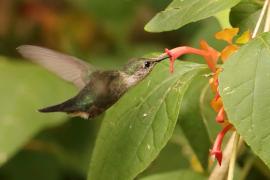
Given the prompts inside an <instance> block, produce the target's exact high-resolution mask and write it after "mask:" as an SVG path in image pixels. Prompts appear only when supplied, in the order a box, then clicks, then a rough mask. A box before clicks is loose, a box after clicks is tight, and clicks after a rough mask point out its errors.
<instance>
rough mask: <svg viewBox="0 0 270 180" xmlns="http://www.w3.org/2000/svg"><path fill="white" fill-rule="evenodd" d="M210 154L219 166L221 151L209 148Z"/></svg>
mask: <svg viewBox="0 0 270 180" xmlns="http://www.w3.org/2000/svg"><path fill="white" fill-rule="evenodd" d="M210 154H211V155H212V156H214V157H215V158H216V160H217V161H218V164H219V165H220V166H221V163H222V151H221V150H213V149H211V150H210Z"/></svg>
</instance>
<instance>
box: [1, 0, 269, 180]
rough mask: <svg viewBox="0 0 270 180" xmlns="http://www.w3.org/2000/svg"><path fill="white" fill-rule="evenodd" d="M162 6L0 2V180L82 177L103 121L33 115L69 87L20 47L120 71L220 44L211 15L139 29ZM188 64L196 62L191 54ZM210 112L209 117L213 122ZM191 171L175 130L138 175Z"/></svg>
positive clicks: (64, 0) (152, 0) (71, 0)
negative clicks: (142, 60) (177, 51)
mask: <svg viewBox="0 0 270 180" xmlns="http://www.w3.org/2000/svg"><path fill="white" fill-rule="evenodd" d="M169 3H170V2H169V1H164V0H136V1H133V0H114V1H108V0H57V1H55V0H0V81H1V85H0V94H1V95H0V99H1V102H0V107H1V108H0V165H1V168H0V180H32V179H39V180H43V179H44V180H84V179H86V175H87V170H88V164H89V161H90V157H91V151H92V149H93V146H94V142H95V138H96V135H97V132H98V129H99V126H100V123H101V121H102V116H101V117H98V118H97V119H95V120H91V121H87V120H82V119H80V118H68V117H67V116H66V115H63V114H61V115H43V114H40V113H37V112H36V110H37V109H38V108H40V107H43V106H47V105H50V104H54V103H56V102H60V101H62V100H65V99H67V98H68V97H71V96H72V95H74V94H75V93H76V90H75V88H74V87H72V86H71V85H69V84H67V83H65V82H63V81H62V80H60V79H59V78H57V77H56V76H54V75H52V74H51V73H49V72H47V71H46V70H44V69H42V68H40V67H38V66H36V65H33V64H31V63H29V62H28V61H26V60H23V59H22V58H21V57H20V56H19V54H18V53H17V52H16V47H18V46H19V45H22V44H32V45H40V46H44V47H48V48H51V49H54V50H58V51H61V52H65V53H67V54H71V55H74V56H76V57H79V58H81V59H84V60H86V61H87V62H89V63H91V64H93V65H95V66H97V67H99V68H103V69H114V68H120V67H121V65H123V64H124V63H125V62H126V61H127V60H128V59H129V58H132V57H141V56H144V55H146V54H149V53H153V52H162V51H163V50H164V48H173V47H176V46H180V45H189V46H194V47H198V42H199V40H200V39H205V40H207V41H208V42H209V44H211V46H214V47H215V48H217V49H219V47H221V45H222V43H220V42H218V41H215V40H214V36H213V35H214V33H215V32H217V31H219V30H220V29H221V27H220V25H219V23H218V21H217V20H216V19H215V18H208V19H206V20H203V21H199V22H197V23H192V24H189V25H187V26H185V27H183V28H181V29H180V30H177V31H173V32H165V33H148V32H145V31H144V26H145V24H146V23H147V22H148V21H149V20H150V19H151V18H152V17H153V16H154V15H155V14H156V13H157V12H159V11H161V10H163V9H164V8H165V7H166V6H167V5H168V4H169ZM189 59H191V60H193V59H194V61H200V60H198V58H197V57H196V59H197V60H195V57H193V56H190V57H189ZM211 113H212V112H208V115H209V116H212V117H214V114H211ZM209 126H210V127H211V128H210V129H211V132H210V135H211V137H212V138H214V136H215V134H216V132H217V131H218V128H217V127H216V125H215V123H214V121H213V123H212V124H211V122H210V125H209ZM172 154H174V156H172ZM167 155H168V156H167ZM261 166H263V165H261ZM190 167H192V169H194V170H196V171H198V172H200V171H201V167H200V165H199V164H198V163H196V160H195V159H194V156H193V154H192V152H191V151H190V148H189V146H188V145H187V143H186V142H185V139H184V138H183V135H182V134H181V130H180V129H177V130H176V133H175V136H173V138H172V140H171V141H170V143H169V144H168V145H167V146H166V147H165V148H164V150H163V151H162V152H161V154H160V156H159V157H158V158H157V160H155V161H154V162H153V163H152V165H151V166H150V167H149V168H148V169H147V170H146V171H145V172H143V173H142V174H141V175H140V176H145V175H148V174H153V173H157V172H165V171H170V170H177V169H179V168H190ZM267 173H269V172H266V173H265V174H266V175H267ZM265 174H264V176H266V175H265ZM268 175H269V174H268ZM256 177H257V178H258V176H256Z"/></svg>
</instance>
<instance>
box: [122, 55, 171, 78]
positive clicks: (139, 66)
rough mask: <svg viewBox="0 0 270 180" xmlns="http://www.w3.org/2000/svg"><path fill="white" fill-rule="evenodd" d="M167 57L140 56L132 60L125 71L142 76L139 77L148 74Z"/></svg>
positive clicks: (131, 74)
mask: <svg viewBox="0 0 270 180" xmlns="http://www.w3.org/2000/svg"><path fill="white" fill-rule="evenodd" d="M164 59H166V57H163V58H155V59H154V58H153V59H151V58H139V59H132V60H130V61H129V62H128V63H127V64H126V65H125V67H124V72H125V73H126V74H128V75H130V76H136V77H140V78H139V79H142V78H144V77H145V76H147V75H148V74H149V73H150V72H151V70H152V69H153V68H154V67H155V65H156V64H157V63H158V62H160V61H162V60H164Z"/></svg>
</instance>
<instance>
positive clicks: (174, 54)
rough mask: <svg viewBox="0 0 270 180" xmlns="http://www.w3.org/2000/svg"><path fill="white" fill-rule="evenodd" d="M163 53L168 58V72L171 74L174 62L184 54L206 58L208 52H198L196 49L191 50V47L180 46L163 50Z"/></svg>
mask: <svg viewBox="0 0 270 180" xmlns="http://www.w3.org/2000/svg"><path fill="white" fill-rule="evenodd" d="M165 53H166V54H167V55H168V56H169V57H170V72H171V73H172V72H173V70H174V66H173V65H174V61H175V60H176V59H177V58H178V57H180V56H182V55H184V54H196V55H200V56H203V57H206V56H208V52H207V51H204V50H200V49H196V48H192V47H188V46H181V47H177V48H174V49H171V50H169V49H165Z"/></svg>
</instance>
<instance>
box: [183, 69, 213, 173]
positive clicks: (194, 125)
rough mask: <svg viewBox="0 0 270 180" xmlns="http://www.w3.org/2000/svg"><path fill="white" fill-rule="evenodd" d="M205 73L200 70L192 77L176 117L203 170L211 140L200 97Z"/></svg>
mask: <svg viewBox="0 0 270 180" xmlns="http://www.w3.org/2000/svg"><path fill="white" fill-rule="evenodd" d="M207 73H209V71H201V73H200V74H198V76H195V77H194V78H193V80H192V82H191V83H190V86H189V87H188V89H187V90H186V93H185V95H184V98H183V102H182V105H181V109H180V113H179V118H178V122H179V125H180V126H181V128H182V130H183V132H184V134H185V136H186V138H187V140H188V142H189V144H190V146H191V148H192V149H193V151H194V153H195V154H196V156H197V158H198V159H199V161H200V163H201V165H202V167H203V168H204V169H205V170H207V166H208V154H209V149H210V146H211V142H210V137H209V134H208V128H207V126H206V122H205V121H204V119H203V116H202V115H203V114H202V113H203V112H202V105H203V104H202V103H203V102H202V100H203V99H202V98H203V97H201V95H202V93H201V92H202V89H203V88H204V87H205V86H206V85H208V78H206V77H205V76H204V75H205V74H207ZM208 103H210V101H209V102H208Z"/></svg>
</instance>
